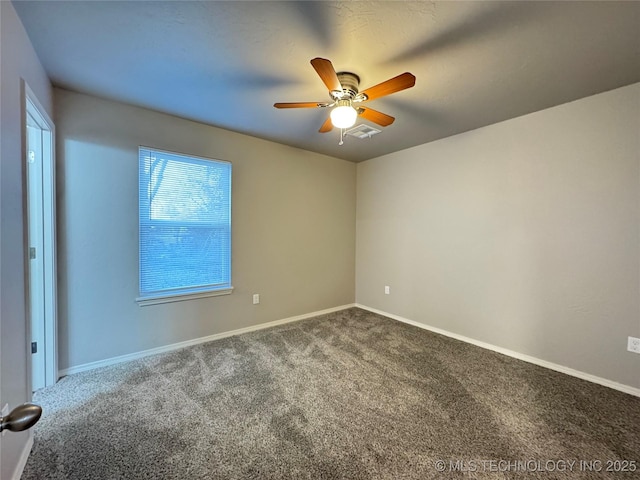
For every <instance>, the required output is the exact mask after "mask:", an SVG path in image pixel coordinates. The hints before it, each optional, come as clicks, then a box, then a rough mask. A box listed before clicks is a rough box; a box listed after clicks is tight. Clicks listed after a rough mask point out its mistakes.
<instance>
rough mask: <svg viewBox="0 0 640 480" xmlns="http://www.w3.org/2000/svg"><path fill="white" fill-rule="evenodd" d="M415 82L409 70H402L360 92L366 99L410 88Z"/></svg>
mask: <svg viewBox="0 0 640 480" xmlns="http://www.w3.org/2000/svg"><path fill="white" fill-rule="evenodd" d="M415 84H416V77H414V76H413V75H412V74H410V73H409V72H404V73H403V74H401V75H398V76H397V77H393V78H391V79H389V80H387V81H386V82H382V83H379V84H378V85H375V86H373V87H370V88H367V89H366V90H365V91H364V92H360V93H361V94H364V95H366V96H367V100H373V99H374V98H380V97H384V96H385V95H390V94H392V93H395V92H399V91H400V90H405V89H407V88H411V87H413V86H414V85H415Z"/></svg>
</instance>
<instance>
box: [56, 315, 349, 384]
mask: <svg viewBox="0 0 640 480" xmlns="http://www.w3.org/2000/svg"><path fill="white" fill-rule="evenodd" d="M352 307H355V304H353V303H350V304H348V305H341V306H339V307H333V308H327V309H326V310H319V311H317V312H311V313H305V314H303V315H297V316H295V317H289V318H283V319H281V320H274V321H273V322H267V323H261V324H259V325H252V326H250V327H245V328H239V329H238V330H232V331H230V332H222V333H216V334H214V335H209V336H206V337H200V338H194V339H193V340H187V341H184V342H178V343H172V344H171V345H165V346H163V347H157V348H151V349H149V350H143V351H141V352H135V353H129V354H127V355H120V356H118V357H112V358H106V359H104V360H98V361H96V362H89V363H84V364H82V365H76V366H75V367H69V368H65V369H62V370H59V371H58V378H60V377H64V376H65V375H72V374H74V373H80V372H86V371H88V370H94V369H96V368H101V367H107V366H109V365H115V364H117V363H123V362H129V361H131V360H137V359H139V358H144V357H148V356H149V355H156V354H158V353H165V352H171V351H173V350H179V349H181V348H185V347H190V346H192V345H198V344H200V343H206V342H211V341H213V340H219V339H221V338H226V337H231V336H233V335H240V334H242V333H248V332H254V331H256V330H262V329H265V328H270V327H275V326H276V325H283V324H285V323H291V322H297V321H299V320H305V319H307V318H312V317H317V316H318V315H325V314H327V313H332V312H338V311H340V310H345V309H347V308H352Z"/></svg>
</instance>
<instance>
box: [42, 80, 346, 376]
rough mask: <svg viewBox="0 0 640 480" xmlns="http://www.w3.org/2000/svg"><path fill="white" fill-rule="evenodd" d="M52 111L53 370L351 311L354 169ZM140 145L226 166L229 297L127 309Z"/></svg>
mask: <svg viewBox="0 0 640 480" xmlns="http://www.w3.org/2000/svg"><path fill="white" fill-rule="evenodd" d="M55 100H56V119H57V120H56V128H57V139H58V145H57V148H58V245H59V253H58V268H59V280H60V284H59V287H58V288H59V339H60V340H59V342H60V345H59V349H60V351H59V366H60V368H61V369H64V368H68V367H73V366H78V365H82V364H85V363H88V362H92V361H97V360H101V359H107V358H110V357H114V356H118V355H123V354H128V353H134V352H138V351H141V350H146V349H150V348H155V347H159V346H164V345H168V344H172V343H176V342H180V341H186V340H190V339H195V338H199V337H203V336H207V335H212V334H216V333H221V332H226V331H230V330H235V329H238V328H242V327H247V326H251V325H257V324H260V323H264V322H268V321H273V320H278V319H282V318H287V317H290V316H294V315H300V314H305V313H309V312H314V311H317V310H322V309H326V308H331V307H336V306H340V305H344V304H349V303H353V302H354V299H355V231H354V224H355V174H356V167H355V164H353V163H349V162H346V161H343V160H337V159H334V158H330V157H326V156H323V155H319V154H314V153H310V152H306V151H303V150H298V149H295V148H291V147H285V146H282V145H278V144H275V143H271V142H267V141H264V140H259V139H257V138H253V137H248V136H245V135H240V134H236V133H232V132H229V131H225V130H221V129H217V128H214V127H209V126H206V125H203V124H199V123H195V122H190V121H187V120H183V119H180V118H177V117H172V116H169V115H165V114H160V113H156V112H152V111H149V110H145V109H141V108H137V107H132V106H127V105H123V104H119V103H114V102H110V101H106V100H101V99H98V98H95V97H91V96H87V95H81V94H77V93H72V92H69V91H66V90H59V89H56V90H55ZM139 145H145V146H149V147H153V148H158V149H164V150H170V151H176V152H182V153H187V154H192V155H199V156H204V157H210V158H217V159H221V160H228V161H230V162H232V163H233V199H232V201H233V206H232V210H233V225H232V235H233V240H232V249H233V252H232V256H233V266H232V270H233V272H232V275H233V286H234V287H235V290H234V292H233V294H231V295H227V296H221V297H209V298H203V299H198V300H190V301H184V302H175V303H167V304H161V305H152V306H145V307H140V306H138V305H137V304H136V302H135V298H136V296H137V295H138V146H139ZM253 293H259V294H260V296H261V297H260V300H261V303H260V304H259V305H252V302H251V300H252V298H251V297H252V294H253Z"/></svg>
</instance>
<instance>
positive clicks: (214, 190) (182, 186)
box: [137, 147, 233, 305]
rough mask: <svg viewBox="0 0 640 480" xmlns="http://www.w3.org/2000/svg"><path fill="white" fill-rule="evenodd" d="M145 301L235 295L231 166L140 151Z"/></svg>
mask: <svg viewBox="0 0 640 480" xmlns="http://www.w3.org/2000/svg"><path fill="white" fill-rule="evenodd" d="M139 181H140V188H139V208H140V210H139V217H140V296H139V298H138V299H137V301H138V303H139V304H140V305H148V304H154V303H163V302H169V301H177V300H185V299H188V298H199V297H204V296H213V295H224V294H228V293H231V291H232V289H233V287H232V286H231V164H230V163H229V162H222V161H218V160H210V159H205V158H197V157H191V156H188V155H180V154H177V153H169V152H162V151H158V150H151V149H149V148H146V147H140V149H139Z"/></svg>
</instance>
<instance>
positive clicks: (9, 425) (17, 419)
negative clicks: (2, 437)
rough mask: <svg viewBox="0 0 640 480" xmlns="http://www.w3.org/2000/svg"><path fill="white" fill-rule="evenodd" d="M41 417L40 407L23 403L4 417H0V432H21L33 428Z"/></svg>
mask: <svg viewBox="0 0 640 480" xmlns="http://www.w3.org/2000/svg"><path fill="white" fill-rule="evenodd" d="M40 415H42V407H40V406H39V405H34V404H33V403H25V404H24V405H20V406H18V407H16V408H14V409H13V410H11V413H10V414H9V415H7V416H6V417H0V432H1V431H2V430H10V431H12V432H21V431H23V430H27V429H28V428H31V427H33V426H34V425H35V424H36V423H37V422H38V420H40Z"/></svg>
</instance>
